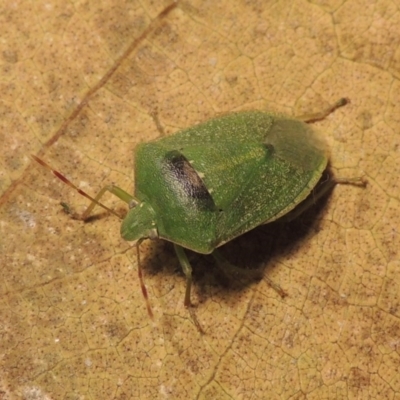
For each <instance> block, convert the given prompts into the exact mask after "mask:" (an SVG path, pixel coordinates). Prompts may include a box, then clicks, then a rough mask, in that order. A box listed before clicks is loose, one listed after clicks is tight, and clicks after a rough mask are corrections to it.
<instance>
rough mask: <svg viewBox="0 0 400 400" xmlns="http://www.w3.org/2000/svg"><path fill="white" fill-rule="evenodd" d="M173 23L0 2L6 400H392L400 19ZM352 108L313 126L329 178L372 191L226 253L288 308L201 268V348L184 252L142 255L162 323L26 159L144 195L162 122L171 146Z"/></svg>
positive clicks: (2, 394)
mask: <svg viewBox="0 0 400 400" xmlns="http://www.w3.org/2000/svg"><path fill="white" fill-rule="evenodd" d="M156 3H157V5H155V4H156ZM215 4H218V5H215ZM170 5H171V3H168V2H164V4H162V2H161V1H159V2H152V1H148V0H144V1H140V2H139V1H122V0H121V1H116V0H112V1H110V0H108V1H102V2H101V1H100V2H97V1H96V2H95V1H69V2H68V1H58V0H49V1H46V2H39V1H37V2H36V1H34V2H33V1H32V2H27V1H13V2H5V1H3V4H2V5H1V6H0V7H1V9H0V30H1V32H0V37H1V41H0V65H1V74H0V93H1V94H0V96H1V101H0V114H1V122H0V143H1V158H0V192H1V198H0V268H1V278H2V279H1V281H0V371H1V372H0V398H4V399H17V398H18V399H19V398H24V399H82V398H90V399H129V398H141V399H147V398H149V399H155V398H157V399H164V398H174V399H194V398H199V399H211V398H212V399H265V398H267V397H268V398H269V399H288V398H291V399H300V398H307V399H314V398H315V399H321V398H327V399H328V398H332V399H341V398H346V399H356V398H363V399H366V398H388V399H395V398H397V399H399V398H400V354H399V348H400V345H399V343H400V339H399V332H400V320H399V318H400V299H399V285H400V262H399V248H400V237H399V226H400V217H399V215H400V212H399V193H400V191H399V173H400V167H399V165H400V162H399V157H400V150H399V149H400V147H399V146H400V137H399V133H400V117H399V116H400V84H399V77H400V47H399V42H400V36H399V26H400V10H399V8H398V7H397V6H396V5H395V2H391V1H389V0H381V1H367V0H359V1H356V0H347V1H338V0H330V1H329V0H325V1H324V0H321V1H317V0H315V1H308V2H307V1H305V0H297V1H294V2H293V1H265V0H263V1H259V2H256V1H253V2H247V1H234V2H232V1H219V2H215V1H191V2H187V3H186V2H182V3H179V4H178V5H177V6H176V7H175V6H170ZM168 7H169V8H168ZM164 9H166V10H165V12H164V14H162V15H161V16H160V13H161V12H162V11H163V10H164ZM343 96H347V97H349V98H350V99H351V104H350V105H348V106H346V107H345V108H342V109H340V110H338V111H336V112H335V113H334V114H331V115H330V116H329V117H328V118H327V119H325V120H324V121H322V122H319V123H317V124H315V128H316V129H317V130H318V131H319V132H320V134H321V135H323V136H324V137H325V138H326V140H327V142H328V144H329V146H330V149H331V155H332V156H331V161H332V169H333V171H334V172H335V173H336V174H337V175H340V176H365V177H367V179H368V181H369V185H368V187H367V188H366V189H360V188H357V187H351V186H340V187H337V188H336V189H335V190H334V192H333V194H332V195H331V196H330V198H329V200H328V201H327V202H326V203H325V204H324V205H323V207H322V208H321V209H319V210H318V212H315V215H311V218H309V220H307V221H308V222H304V221H303V222H300V223H298V225H295V228H296V229H297V228H299V229H300V230H302V232H303V233H302V234H300V235H298V236H296V237H293V236H290V235H288V237H287V238H286V236H285V235H283V236H280V237H279V238H277V237H276V235H275V236H274V235H273V234H272V233H271V231H268V229H267V227H265V228H262V229H259V230H257V232H256V233H253V234H250V235H246V236H245V237H244V238H241V239H239V240H238V241H237V242H235V246H234V247H238V248H240V249H241V250H240V251H239V252H238V254H236V255H235V257H236V260H237V262H238V263H239V264H241V265H244V264H246V266H249V267H252V266H258V265H259V263H262V264H263V265H267V267H266V270H265V274H266V276H267V277H268V278H269V279H272V280H273V281H274V282H275V283H277V284H279V285H280V286H281V287H282V288H283V289H284V290H285V291H286V292H287V294H288V296H287V297H286V298H285V299H282V298H281V297H279V296H278V294H277V293H276V292H275V291H274V290H272V289H271V288H270V287H269V286H268V284H267V281H266V279H263V280H262V281H261V282H259V283H257V284H246V285H242V286H241V287H239V288H232V287H230V285H224V284H223V282H222V283H221V279H219V277H218V273H215V269H214V267H213V264H212V262H210V260H209V259H207V258H204V257H197V256H194V257H193V256H192V260H193V265H194V267H195V270H196V271H197V272H196V276H195V284H194V289H193V299H194V302H195V303H196V304H197V308H196V311H197V315H198V318H199V320H200V322H201V324H202V325H203V327H204V329H205V330H206V332H207V333H206V335H203V336H201V335H200V334H199V332H198V331H197V330H196V329H195V327H194V326H193V323H192V321H191V320H190V318H189V316H188V312H187V311H186V310H185V309H184V307H183V293H184V289H185V282H184V278H183V276H182V273H181V271H180V269H179V266H178V262H177V259H176V258H175V256H174V254H173V252H172V249H171V246H169V245H165V244H162V243H161V244H160V243H149V242H146V243H144V244H143V246H142V253H143V254H142V258H143V259H144V260H143V263H144V267H145V280H146V285H147V288H148V290H149V296H150V301H151V304H152V306H153V309H154V313H155V319H154V321H151V320H150V319H149V318H148V317H147V314H146V309H145V305H144V301H143V298H142V295H141V292H140V288H139V285H138V281H137V276H136V251H135V249H131V248H130V245H129V243H126V242H124V241H123V240H122V239H120V236H119V222H118V220H117V219H116V218H115V217H113V216H111V215H104V214H102V212H101V211H100V214H102V215H101V218H99V219H97V220H96V221H93V222H91V223H87V224H84V223H82V222H78V221H74V220H71V219H69V218H68V216H66V215H65V214H64V213H63V211H62V209H61V207H60V206H59V202H60V201H61V200H63V201H66V202H68V204H70V205H71V206H73V207H74V208H76V209H78V210H83V209H84V206H85V204H87V201H86V200H85V199H84V198H82V197H81V196H79V194H77V193H76V192H74V191H73V190H71V189H70V188H68V187H67V186H65V185H63V184H62V183H61V182H59V181H57V180H56V179H55V178H53V177H52V175H51V174H50V173H48V172H47V171H45V170H43V169H41V168H40V167H39V166H37V165H36V164H35V163H34V162H33V161H31V159H30V158H29V154H31V153H33V154H37V155H40V156H41V157H43V158H44V159H46V160H47V161H48V162H49V163H51V164H52V165H53V166H54V167H56V168H57V169H59V170H60V171H63V173H65V174H66V175H67V176H68V177H69V178H70V179H71V180H73V181H74V182H75V183H77V184H78V185H79V186H80V187H82V188H84V189H85V190H87V191H88V192H90V193H92V194H94V193H96V191H98V190H99V189H100V188H101V187H102V186H103V185H105V184H107V183H110V182H115V183H118V185H119V186H121V187H123V188H125V189H126V190H128V191H131V189H132V186H133V183H132V153H133V149H134V148H135V145H136V144H137V143H138V142H140V141H144V140H149V139H152V138H156V137H158V136H159V132H158V130H157V127H156V125H155V123H154V120H153V118H152V115H154V114H156V115H157V116H158V119H159V121H160V124H161V126H162V127H163V128H164V130H165V131H166V132H167V133H172V132H174V131H176V130H177V129H179V128H183V127H186V126H190V125H192V124H194V123H196V122H199V121H202V120H204V119H206V118H208V117H211V116H213V115H216V114H218V113H221V112H228V111H233V110H241V109H250V108H256V109H271V110H274V111H279V112H285V113H288V114H291V115H298V114H301V113H303V112H309V111H318V110H321V109H323V108H325V107H326V106H327V105H328V104H330V103H332V102H334V101H335V100H337V99H338V98H340V97H343ZM105 202H106V204H107V205H109V206H110V207H114V208H116V209H122V208H123V205H122V204H121V202H119V201H118V200H117V199H114V198H112V196H107V197H106V198H105ZM304 227H305V228H304ZM296 229H294V228H293V229H292V228H291V229H289V230H285V229H283V230H281V232H283V233H285V232H286V233H288V232H289V231H293V230H296ZM266 243H267V244H268V246H269V248H270V250H271V251H270V252H268V251H266V250H263V251H264V252H261V253H260V251H261V250H260V249H261V248H265V247H266Z"/></svg>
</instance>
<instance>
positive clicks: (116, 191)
mask: <svg viewBox="0 0 400 400" xmlns="http://www.w3.org/2000/svg"><path fill="white" fill-rule="evenodd" d="M106 192H110V193H111V194H113V195H114V196H117V197H118V198H119V199H121V200H122V201H123V202H125V203H127V204H131V203H132V201H134V197H133V196H132V195H130V194H129V193H127V192H126V191H125V190H123V189H121V188H120V187H118V186H115V185H107V186H104V187H103V188H102V189H101V190H100V191H99V193H97V195H96V197H94V198H93V199H92V202H91V203H90V204H89V206H88V208H87V209H86V210H85V211H84V212H83V213H82V214H81V215H80V217H79V219H81V220H83V221H85V220H86V219H87V218H88V217H89V215H90V213H91V212H92V211H93V209H94V207H96V205H100V206H103V205H102V204H101V203H100V199H101V197H103V195H104V194H105V193H106ZM113 213H114V214H115V212H113Z"/></svg>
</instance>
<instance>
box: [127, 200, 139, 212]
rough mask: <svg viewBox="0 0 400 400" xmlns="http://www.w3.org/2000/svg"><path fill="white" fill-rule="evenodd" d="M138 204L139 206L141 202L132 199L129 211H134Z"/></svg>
mask: <svg viewBox="0 0 400 400" xmlns="http://www.w3.org/2000/svg"><path fill="white" fill-rule="evenodd" d="M138 204H139V202H138V201H137V200H135V199H132V200H131V201H130V202H129V204H128V206H129V209H130V210H132V208H135V207H136V206H137V205H138Z"/></svg>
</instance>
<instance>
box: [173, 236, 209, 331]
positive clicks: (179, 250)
mask: <svg viewBox="0 0 400 400" xmlns="http://www.w3.org/2000/svg"><path fill="white" fill-rule="evenodd" d="M174 249H175V253H176V256H177V257H178V260H179V263H180V264H181V267H182V270H183V273H184V274H185V276H186V291H185V300H184V303H183V304H184V306H185V307H186V308H187V309H188V310H189V312H190V316H191V317H192V320H193V322H194V324H195V325H196V327H197V329H198V330H199V331H200V333H204V330H203V328H202V327H201V325H200V323H199V321H198V320H197V317H196V314H195V313H194V310H193V308H192V307H191V306H192V302H191V301H190V292H191V288H192V266H191V265H190V262H189V260H188V258H187V255H186V253H185V250H184V248H183V247H181V246H179V245H177V244H175V243H174Z"/></svg>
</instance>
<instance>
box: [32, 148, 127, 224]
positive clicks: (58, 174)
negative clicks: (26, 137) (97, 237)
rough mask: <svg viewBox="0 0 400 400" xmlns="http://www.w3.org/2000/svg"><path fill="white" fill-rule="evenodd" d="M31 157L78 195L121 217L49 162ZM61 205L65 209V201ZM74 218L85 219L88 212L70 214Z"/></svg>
mask: <svg viewBox="0 0 400 400" xmlns="http://www.w3.org/2000/svg"><path fill="white" fill-rule="evenodd" d="M31 157H32V158H33V159H34V160H35V161H36V162H37V163H39V164H40V165H41V166H42V167H44V168H46V169H48V170H49V171H51V172H52V174H53V175H54V176H56V177H57V178H58V179H60V180H61V181H62V182H64V183H65V184H67V185H68V186H69V187H71V188H73V189H75V190H76V191H77V192H78V193H79V194H80V195H82V196H84V197H86V198H87V199H89V200H90V201H91V202H92V204H93V205H94V204H96V205H98V206H100V207H102V208H104V209H105V210H107V211H108V212H110V213H111V214H114V215H115V216H117V217H118V218H119V219H121V217H120V216H119V215H118V214H117V213H116V212H115V211H113V210H111V208H108V207H107V206H105V205H104V204H102V203H100V202H99V201H97V200H96V199H95V198H94V197H92V196H90V195H88V194H87V193H86V192H84V191H83V190H82V189H79V188H78V186H76V185H74V184H73V183H72V182H71V181H70V180H69V179H68V178H66V177H65V176H64V175H63V174H62V173H61V172H58V171H57V170H55V169H54V168H52V167H51V166H50V165H49V164H47V163H46V162H45V161H43V160H42V159H41V158H39V157H36V156H35V155H33V154H31ZM62 206H63V208H64V209H66V207H65V203H62ZM89 208H90V209H92V208H93V207H91V206H89V207H88V210H89ZM72 216H73V218H74V219H79V220H83V221H84V220H86V219H87V217H88V213H87V210H86V211H85V212H84V213H83V214H81V215H79V214H73V215H72Z"/></svg>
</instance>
